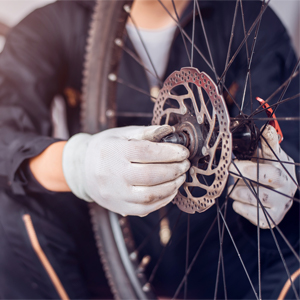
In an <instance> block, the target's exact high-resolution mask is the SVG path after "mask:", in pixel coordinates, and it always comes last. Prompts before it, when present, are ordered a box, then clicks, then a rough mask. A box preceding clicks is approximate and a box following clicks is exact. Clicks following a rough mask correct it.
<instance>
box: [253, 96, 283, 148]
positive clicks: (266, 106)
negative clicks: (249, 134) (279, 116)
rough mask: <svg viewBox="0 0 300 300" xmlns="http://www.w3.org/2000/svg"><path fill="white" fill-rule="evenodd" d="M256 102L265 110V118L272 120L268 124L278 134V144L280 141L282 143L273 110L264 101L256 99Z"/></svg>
mask: <svg viewBox="0 0 300 300" xmlns="http://www.w3.org/2000/svg"><path fill="white" fill-rule="evenodd" d="M256 100H257V101H258V102H259V103H260V105H261V106H262V107H263V108H265V109H266V113H267V116H268V117H271V118H273V120H271V121H269V124H270V125H272V126H273V127H274V128H275V129H276V132H277V134H278V138H279V141H278V143H279V144H280V143H281V142H282V141H283V134H282V131H281V129H280V126H279V123H278V121H277V120H276V116H275V113H273V109H272V108H271V107H270V105H269V104H268V103H267V102H266V101H264V100H263V99H261V98H259V97H256Z"/></svg>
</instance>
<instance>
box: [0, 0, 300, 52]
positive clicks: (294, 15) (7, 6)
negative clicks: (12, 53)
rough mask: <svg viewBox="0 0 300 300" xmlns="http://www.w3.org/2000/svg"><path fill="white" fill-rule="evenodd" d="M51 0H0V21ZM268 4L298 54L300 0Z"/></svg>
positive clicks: (11, 20) (12, 20)
mask: <svg viewBox="0 0 300 300" xmlns="http://www.w3.org/2000/svg"><path fill="white" fill-rule="evenodd" d="M66 1H67V0H66ZM51 2H54V0H0V22H1V21H2V22H4V23H6V24H7V25H9V26H14V25H15V24H17V23H18V22H19V21H20V20H21V19H22V18H24V16H26V15H27V14H28V13H30V12H31V11H32V10H34V9H35V8H37V7H39V6H43V5H46V4H48V3H51ZM270 6H271V7H272V8H273V9H274V10H275V12H276V13H277V15H278V16H279V17H280V19H281V21H282V22H283V24H284V25H285V27H286V28H287V30H288V32H289V34H290V36H291V38H292V41H293V44H294V47H295V50H296V52H297V54H298V56H300V0H271V2H270ZM3 45H4V38H3V37H2V38H1V37H0V51H1V49H2V48H3Z"/></svg>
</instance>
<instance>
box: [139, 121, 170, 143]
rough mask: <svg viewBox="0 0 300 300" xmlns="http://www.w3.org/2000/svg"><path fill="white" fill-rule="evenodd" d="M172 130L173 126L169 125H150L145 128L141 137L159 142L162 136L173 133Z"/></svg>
mask: <svg viewBox="0 0 300 300" xmlns="http://www.w3.org/2000/svg"><path fill="white" fill-rule="evenodd" d="M155 127H158V128H155ZM174 131H175V128H174V127H171V126H170V125H163V126H150V127H148V128H147V130H145V132H144V136H143V138H142V139H143V140H148V141H150V142H159V141H160V140H161V139H162V138H163V137H165V136H167V135H169V134H171V133H173V132H174Z"/></svg>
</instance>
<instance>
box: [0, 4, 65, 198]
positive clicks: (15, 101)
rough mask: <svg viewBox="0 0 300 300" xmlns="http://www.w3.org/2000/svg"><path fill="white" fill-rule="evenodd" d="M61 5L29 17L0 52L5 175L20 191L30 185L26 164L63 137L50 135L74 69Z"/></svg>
mask: <svg viewBox="0 0 300 300" xmlns="http://www.w3.org/2000/svg"><path fill="white" fill-rule="evenodd" d="M57 8H58V5H57V4H56V5H49V6H47V7H44V8H41V9H39V10H37V11H35V12H33V13H32V14H30V15H29V16H28V17H26V18H25V19H24V20H23V21H22V22H21V23H20V24H18V25H17V26H16V27H15V28H14V29H12V30H11V32H10V33H9V34H8V36H7V40H6V45H5V47H4V49H3V52H2V53H1V54H0V179H1V182H2V183H5V184H8V185H9V186H11V188H12V191H13V192H14V193H16V194H24V187H25V186H26V184H27V179H26V177H25V175H24V172H22V168H21V166H22V164H24V162H25V161H26V159H28V158H31V157H34V156H36V155H38V154H39V153H41V152H42V151H43V150H44V149H45V148H47V147H48V146H49V145H50V144H52V143H54V142H56V141H57V140H56V139H54V138H52V137H50V136H51V131H52V128H51V113H50V105H51V101H52V99H53V97H54V96H55V95H56V94H58V93H60V92H61V90H62V86H63V85H64V82H65V78H66V74H67V71H68V69H67V64H66V59H65V55H64V53H65V51H64V49H63V47H64V46H63V45H64V43H63V37H62V34H61V30H60V24H61V20H60V19H58V14H57V11H56V10H57Z"/></svg>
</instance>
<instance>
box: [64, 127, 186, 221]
mask: <svg viewBox="0 0 300 300" xmlns="http://www.w3.org/2000/svg"><path fill="white" fill-rule="evenodd" d="M171 132H173V128H172V127H170V126H168V125H164V126H149V127H142V126H130V127H122V128H113V129H109V130H105V131H103V132H100V133H98V134H95V135H89V134H85V133H79V134H76V135H75V136H73V137H72V138H71V139H70V140H69V141H68V142H67V144H66V146H65V148H64V152H63V172H64V175H65V179H66V181H67V183H68V185H69V187H70V189H71V191H72V192H73V193H74V194H75V195H76V196H77V197H79V198H81V199H84V200H86V201H95V202H97V203H98V204H99V205H101V206H103V207H105V208H107V209H109V210H111V211H114V212H116V213H119V214H122V215H137V216H146V215H147V214H149V213H151V212H152V211H155V210H157V209H159V208H161V207H163V206H165V205H167V204H168V203H169V202H170V201H172V199H173V198H174V197H175V196H176V194H177V191H178V188H179V187H180V186H181V185H182V184H183V183H184V181H185V177H186V175H185V172H186V171H187V170H188V169H189V167H190V163H189V161H188V160H187V158H188V156H189V151H188V150H187V149H186V148H185V147H183V146H181V145H176V144H169V143H157V142H155V141H159V140H160V139H161V138H162V137H163V136H166V135H168V134H170V133H171Z"/></svg>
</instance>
